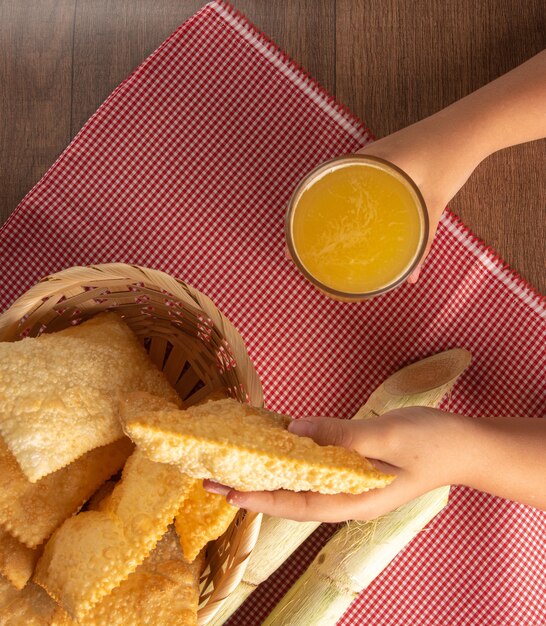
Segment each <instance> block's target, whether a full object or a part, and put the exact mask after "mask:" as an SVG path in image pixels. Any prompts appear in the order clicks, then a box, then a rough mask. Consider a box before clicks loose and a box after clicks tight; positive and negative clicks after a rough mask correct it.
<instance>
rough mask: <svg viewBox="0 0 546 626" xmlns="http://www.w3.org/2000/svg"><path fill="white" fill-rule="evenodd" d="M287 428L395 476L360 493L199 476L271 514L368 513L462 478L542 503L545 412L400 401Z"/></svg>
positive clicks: (333, 516)
mask: <svg viewBox="0 0 546 626" xmlns="http://www.w3.org/2000/svg"><path fill="white" fill-rule="evenodd" d="M289 429H290V431H291V432H293V433H295V434H297V435H301V436H306V437H311V438H312V439H314V440H315V441H316V442H317V443H318V444H320V445H328V444H331V445H338V446H345V447H346V448H351V449H353V450H356V451H357V452H359V453H360V454H362V455H363V456H365V457H367V458H368V459H377V461H374V464H375V465H376V466H377V467H378V468H379V469H383V470H385V471H388V472H389V473H393V474H396V475H397V478H396V479H395V480H394V481H393V482H392V483H391V484H390V485H389V486H388V487H385V488H384V489H373V490H372V491H368V492H366V493H363V494H361V495H347V494H340V495H333V496H327V495H321V494H319V493H312V492H302V493H295V492H292V491H261V492H260V491H254V492H247V493H243V492H240V491H235V490H233V489H230V488H229V487H225V486H224V485H217V484H216V483H211V482H210V481H205V483H204V485H205V488H206V489H208V490H209V491H212V492H214V493H221V494H223V495H225V496H226V498H227V500H228V502H230V503H231V504H234V505H236V506H239V507H241V508H245V509H248V510H250V511H262V512H263V513H269V514H270V515H274V516H277V517H284V518H287V519H294V520H301V521H304V520H314V521H322V522H340V521H344V520H349V519H356V520H369V519H374V518H376V517H378V516H380V515H383V514H384V513H387V512H389V511H392V510H393V509H395V508H397V507H399V506H401V505H402V504H405V503H406V502H409V501H410V500H413V499H414V498H417V497H418V496H420V495H422V494H424V493H426V492H427V491H430V490H431V489H434V488H436V487H440V486H441V485H451V484H462V485H467V486H469V487H474V488H476V489H480V490H481V491H486V492H488V493H491V494H494V495H497V496H500V497H502V498H508V499H510V500H515V501H516V502H521V503H523V504H530V505H532V506H535V507H538V508H541V509H544V510H546V488H545V487H544V476H546V455H545V454H544V450H545V449H546V419H539V418H537V419H533V418H526V417H493V418H470V417H465V416H462V415H455V414H453V413H444V412H443V411H438V410H436V409H429V408H424V407H408V408H405V409H397V410H395V411H391V412H390V413H385V415H382V416H381V417H377V418H373V419H367V420H339V419H335V418H331V417H321V418H309V419H302V420H296V421H294V422H292V424H290V427H289Z"/></svg>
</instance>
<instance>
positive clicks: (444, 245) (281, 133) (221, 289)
mask: <svg viewBox="0 0 546 626" xmlns="http://www.w3.org/2000/svg"><path fill="white" fill-rule="evenodd" d="M364 88H365V87H364ZM369 140H370V134H369V132H368V131H367V129H366V127H365V126H364V125H363V124H362V123H361V122H359V121H358V120H357V119H355V118H354V117H353V116H352V115H351V114H350V113H348V112H347V111H345V110H344V109H343V108H342V107H341V106H339V105H338V104H337V103H336V102H335V101H334V100H333V99H332V98H331V97H330V96H328V95H327V94H326V93H325V92H324V91H323V90H322V89H321V88H320V87H319V86H318V85H317V84H316V83H315V82H313V81H312V80H311V79H310V78H308V77H307V76H306V74H305V73H304V72H303V71H302V70H301V69H299V68H298V67H297V66H296V65H295V64H294V63H293V62H292V61H291V60H290V59H288V58H287V57H286V56H285V55H284V54H283V53H282V52H280V51H279V50H278V49H277V48H276V47H275V46H274V45H273V44H272V43H271V42H270V41H268V40H267V38H266V37H264V36H263V35H262V34H260V33H259V32H258V31H257V30H256V29H255V28H254V27H253V26H252V25H251V24H249V23H248V22H247V21H246V20H245V18H243V17H241V16H240V15H238V14H236V13H235V12H234V11H232V10H231V9H230V8H229V7H227V6H226V5H223V4H220V3H212V4H209V5H207V6H205V7H204V8H203V9H202V10H201V11H199V12H198V13H197V14H196V15H195V16H193V17H192V18H190V19H189V20H188V21H186V22H185V23H184V24H183V25H182V26H181V27H180V28H179V29H178V30H177V31H176V32H175V33H174V34H173V35H172V36H171V37H170V38H169V39H168V40H167V41H166V42H165V43H164V44H163V45H161V46H160V48H158V50H156V51H155V52H154V53H153V54H152V55H151V56H150V57H149V58H148V59H146V61H145V62H144V63H143V64H142V65H141V66H140V67H139V68H138V69H137V70H136V71H135V72H134V73H133V74H132V75H131V76H130V77H129V78H128V79H127V80H126V81H124V82H123V83H122V84H121V85H120V86H119V87H118V88H117V89H116V90H115V91H114V92H113V94H112V95H111V96H110V97H109V98H108V99H107V100H106V102H105V103H104V104H103V105H102V106H101V107H100V109H99V110H98V111H97V112H96V113H95V115H93V117H92V118H91V119H90V120H89V122H88V123H87V124H86V125H85V126H84V128H83V129H82V130H81V132H80V133H79V134H78V136H77V137H76V138H75V139H74V141H72V143H71V144H70V145H69V146H68V148H67V149H66V150H65V151H64V152H63V154H62V155H61V157H60V158H59V159H58V160H57V162H56V163H55V164H54V165H53V166H52V168H51V169H50V170H49V171H48V172H47V173H46V175H45V176H44V177H43V178H42V180H41V181H40V182H39V183H38V184H37V185H36V186H35V187H34V188H33V189H32V191H31V192H30V193H29V194H28V195H27V196H26V197H25V198H24V200H23V201H22V202H21V204H20V205H19V207H18V208H17V210H16V211H15V212H14V213H13V215H12V216H11V217H10V219H9V220H8V222H7V223H6V224H5V225H4V227H3V228H2V230H1V231H0V267H1V273H2V276H1V281H0V282H1V285H0V307H2V308H5V307H7V306H8V305H9V304H10V302H12V301H13V300H14V299H15V298H16V297H17V296H18V295H20V294H21V293H23V291H25V290H26V289H28V288H29V287H30V286H31V285H32V284H34V283H35V282H36V281H38V280H39V279H40V278H41V277H43V276H44V275H46V274H50V273H52V272H56V271H58V270H61V269H63V268H66V267H69V266H72V265H82V264H90V263H104V262H110V261H124V262H128V263H137V264H140V265H146V266H150V267H155V268H158V269H162V270H164V271H166V272H169V273H171V274H173V275H175V276H178V277H181V278H183V279H185V280H186V281H188V282H189V283H190V284H192V285H194V286H195V287H197V288H198V289H201V290H202V291H204V292H205V293H207V294H208V295H209V296H210V297H211V298H212V299H213V300H214V301H215V302H216V303H217V305H218V306H219V307H220V308H221V309H222V310H223V311H224V312H225V313H226V314H227V315H228V316H229V317H230V318H231V320H232V321H233V322H234V323H235V325H236V326H237V327H238V329H239V330H240V332H241V333H242V335H243V337H244V339H245V342H246V345H247V346H248V349H249V352H250V355H251V357H252V359H253V361H254V363H255V365H256V367H257V370H258V373H259V374H260V377H261V379H262V382H263V386H264V389H265V395H266V402H267V405H268V406H269V407H270V408H272V409H275V410H281V411H285V412H289V413H291V414H293V415H295V416H301V415H303V414H330V415H336V416H349V415H351V414H352V413H354V412H355V411H356V409H357V408H358V407H359V405H361V404H362V403H363V402H364V401H365V400H366V398H367V396H368V394H369V393H370V392H371V391H372V390H373V388H374V387H376V386H377V385H378V384H379V383H380V382H381V381H382V380H383V379H384V378H385V377H387V376H388V375H389V374H391V373H392V372H394V371H395V370H396V369H398V368H400V367H401V366H403V365H405V364H407V363H408V362H410V361H413V360H416V359H419V358H422V357H425V356H428V355H430V354H432V353H435V352H438V351H440V350H445V349H447V348H451V347H456V346H457V347H464V348H468V349H469V350H470V351H471V352H472V354H473V357H474V360H473V363H472V366H471V367H470V369H469V370H468V372H467V373H466V374H465V375H464V376H463V377H462V379H461V381H460V382H459V384H458V385H457V387H456V389H455V391H454V392H453V395H452V397H451V398H450V399H449V401H448V402H446V403H445V406H444V408H447V407H449V409H450V410H454V411H460V412H464V413H467V414H470V415H481V414H489V415H512V414H513V415H522V416H544V413H545V412H546V397H545V392H544V365H545V362H546V348H545V346H546V337H545V334H546V333H545V323H544V319H545V316H546V307H545V302H544V300H543V299H541V297H540V296H539V295H538V294H536V293H535V292H534V291H533V290H532V288H531V287H529V286H528V285H526V284H525V283H524V282H523V280H521V279H520V278H519V277H518V276H516V275H515V274H514V272H512V271H511V270H510V269H509V268H508V267H506V266H505V265H504V264H503V263H502V262H501V261H500V260H499V259H498V258H497V257H496V256H495V254H494V252H493V251H491V250H490V249H488V248H486V247H485V246H484V245H483V244H481V243H480V242H479V241H477V240H476V238H475V237H474V236H473V235H472V233H470V232H469V231H468V229H467V228H465V227H464V226H463V225H462V224H461V223H460V222H459V221H458V219H457V218H456V217H455V216H454V215H452V214H451V213H449V212H448V213H446V214H445V215H444V217H443V219H442V221H441V224H440V227H439V230H438V235H437V237H436V240H435V244H434V248H433V251H432V254H431V256H430V258H429V260H428V262H427V264H426V266H425V270H424V272H423V273H422V276H421V278H420V280H419V283H418V285H417V286H410V285H406V286H403V287H401V288H400V289H397V290H395V291H393V292H391V293H389V294H387V295H384V296H382V297H380V298H377V299H374V300H372V301H369V302H363V303H358V304H344V303H340V302H335V301H333V300H329V299H327V298H325V297H323V296H322V295H321V294H320V293H318V292H317V291H316V290H315V289H314V288H312V287H311V285H310V284H309V283H307V282H306V281H305V280H304V279H303V277H302V276H301V275H300V274H299V273H298V272H297V271H296V269H295V267H294V266H293V265H292V263H291V262H289V261H287V260H286V259H285V258H284V254H283V246H284V240H283V220H284V211H285V207H286V204H287V200H288V198H289V196H290V193H291V191H292V189H293V188H294V187H295V185H296V183H297V182H298V181H299V180H300V179H301V177H302V176H303V175H304V174H306V173H307V172H308V171H309V170H310V169H311V168H313V167H314V166H315V165H317V164H318V163H320V162H322V161H324V160H326V159H329V158H331V157H333V156H336V155H339V154H343V153H347V152H351V151H354V150H355V149H357V148H359V147H360V146H362V145H363V144H365V143H366V142H367V141H369ZM499 471H501V468H499ZM331 530H332V529H331V527H327V526H323V527H321V528H320V529H319V530H318V531H317V532H316V533H315V534H314V535H313V536H312V537H311V538H310V539H309V540H308V541H307V542H306V544H305V545H304V546H302V548H301V549H300V550H298V552H297V553H296V554H295V555H294V557H293V558H291V559H290V560H289V561H288V562H287V563H286V564H285V565H284V566H283V567H282V568H281V569H280V570H278V571H277V572H276V573H275V574H274V575H273V576H272V577H271V578H270V580H269V581H267V582H266V583H264V584H263V585H261V587H260V588H259V589H258V590H257V591H256V592H255V593H254V594H253V595H252V596H251V598H250V599H249V600H248V601H247V602H246V604H245V605H243V607H241V609H240V610H239V611H238V612H237V614H236V615H234V616H233V617H232V619H231V620H230V622H229V623H230V624H232V625H234V624H244V625H245V626H250V625H253V624H260V623H261V621H262V620H263V618H264V616H265V615H266V614H267V613H268V611H269V610H270V609H271V607H272V606H273V605H274V604H275V603H276V601H277V600H278V599H279V598H280V596H281V595H282V594H283V593H284V591H285V590H286V589H287V588H288V587H289V586H290V585H291V583H292V582H293V581H294V580H295V578H296V577H297V576H298V575H299V574H300V573H301V572H302V571H303V570H304V568H305V567H306V565H307V563H308V562H309V560H310V559H311V558H312V557H313V556H314V555H315V554H316V552H317V551H318V549H319V548H320V546H321V545H322V544H323V543H324V540H325V538H327V537H328V536H329V534H330V533H331ZM545 550H546V515H545V514H544V513H541V512H539V511H537V510H535V509H532V508H530V507H525V506H521V505H518V504H514V503H512V502H507V501H503V500H500V499H498V498H494V497H491V496H488V495H484V494H482V493H478V492H476V491H473V490H470V489H467V488H460V487H457V488H454V489H453V490H452V494H451V499H450V504H449V506H448V507H447V508H446V509H445V510H444V511H443V512H442V513H441V514H440V515H439V516H438V517H437V518H436V519H435V520H434V521H433V522H432V523H431V524H430V526H429V528H428V530H427V531H426V532H423V533H421V534H420V535H419V536H418V537H417V538H416V539H415V540H414V541H413V542H412V543H411V544H410V545H409V546H408V547H407V548H406V549H405V550H404V551H403V552H402V553H400V555H399V556H398V557H397V558H396V559H395V560H394V561H393V562H392V564H391V565H390V566H389V567H388V568H387V569H386V570H385V571H384V572H383V573H382V574H381V575H380V576H379V577H378V578H377V579H376V580H375V581H374V582H373V584H372V585H370V586H369V587H368V589H366V590H365V591H363V593H362V594H361V596H360V597H359V598H358V599H357V600H356V601H355V602H354V603H353V605H352V606H351V608H350V609H349V611H348V612H347V613H346V614H345V615H344V617H343V618H342V619H341V621H340V624H344V625H348V624H373V625H384V626H386V625H390V626H392V625H397V626H407V625H408V624H411V625H413V626H415V625H423V626H425V625H426V626H430V625H441V626H444V625H448V624H450V625H451V624H472V625H480V626H481V625H486V624H490V625H495V626H499V625H504V624H506V625H508V624H510V625H512V624H517V625H524V624H525V625H527V624H533V625H536V624H545V623H546V606H545V597H546V583H545V563H546V551H545Z"/></svg>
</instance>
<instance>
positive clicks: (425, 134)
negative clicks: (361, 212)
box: [360, 50, 546, 283]
mask: <svg viewBox="0 0 546 626" xmlns="http://www.w3.org/2000/svg"><path fill="white" fill-rule="evenodd" d="M545 106H546V50H544V51H542V52H540V53H539V54H537V55H536V56H534V57H533V58H531V59H529V61H527V62H526V63H523V65H520V66H519V67H517V68H516V69H514V70H512V71H511V72H508V74H505V75H504V76H501V77H500V78H497V80H494V81H493V82H491V83H489V84H488V85H485V87H482V88H481V89H478V91H475V92H474V93H472V94H470V95H469V96H466V97H465V98H463V99H462V100H459V101H458V102H455V103H454V104H452V105H450V106H448V107H447V108H445V109H443V110H442V111H439V112H438V113H436V114H434V115H432V116H430V117H427V118H426V119H424V120H422V121H420V122H417V124H413V126H408V127H407V128H404V129H403V130H400V131H398V132H396V133H394V134H392V135H389V136H388V137H385V138H384V139H380V140H379V141H376V142H375V143H373V144H370V145H368V146H366V147H365V148H363V149H362V150H361V151H360V152H362V153H364V154H370V155H375V156H378V157H381V158H384V159H386V160H387V161H390V162H391V163H394V164H395V165H397V166H398V167H400V168H401V169H402V170H404V171H405V172H406V173H407V174H409V175H410V177H411V178H412V179H413V181H414V182H415V183H416V184H417V186H418V187H419V189H420V190H421V193H422V194H423V197H424V199H425V203H426V205H427V209H428V213H429V217H430V237H429V241H428V247H427V250H426V253H425V257H426V255H427V254H428V252H429V250H430V246H431V244H432V240H433V239H434V234H435V233H436V228H437V227H438V222H439V221H440V216H441V214H442V211H443V210H444V208H445V206H446V204H447V203H448V202H449V201H450V200H451V199H452V198H453V196H454V195H455V194H456V193H457V192H458V191H459V189H460V188H461V187H462V186H463V185H464V183H465V181H466V180H467V178H468V177H469V176H470V174H471V173H472V171H473V170H474V169H475V168H476V166H477V165H478V164H479V163H480V161H482V160H483V159H485V158H486V157H487V156H489V155H490V154H493V152H496V151H497V150H501V149H503V148H506V147H508V146H513V145H516V144H518V143H524V142H526V141H533V140H535V139H539V138H542V137H545V136H546V115H544V110H545ZM484 193H487V190H484ZM423 260H424V259H423ZM421 266H422V263H421ZM420 269H421V267H417V268H416V269H415V271H414V272H413V273H412V274H411V276H410V277H409V279H408V281H409V282H412V283H414V282H416V280H417V278H418V276H419V272H420Z"/></svg>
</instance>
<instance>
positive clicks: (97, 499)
mask: <svg viewBox="0 0 546 626" xmlns="http://www.w3.org/2000/svg"><path fill="white" fill-rule="evenodd" d="M116 485H117V482H116V481H115V480H107V481H106V482H105V483H103V484H102V485H101V486H100V487H99V488H98V489H97V491H95V493H94V494H93V495H92V496H91V497H90V498H89V501H88V503H87V507H86V508H87V510H88V511H104V508H105V507H106V505H107V503H108V501H109V500H110V496H111V495H112V491H114V488H115V486H116Z"/></svg>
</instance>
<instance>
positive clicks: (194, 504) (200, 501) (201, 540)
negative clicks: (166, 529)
mask: <svg viewBox="0 0 546 626" xmlns="http://www.w3.org/2000/svg"><path fill="white" fill-rule="evenodd" d="M238 510H239V509H238V508H237V507H234V506H231V504H229V503H228V502H227V501H226V499H225V497H224V496H221V495H218V494H216V493H210V492H208V491H205V490H204V489H203V483H202V481H199V482H198V483H197V484H196V485H195V487H194V488H193V489H192V491H191V492H190V494H189V495H188V497H187V498H185V499H184V502H183V503H182V506H181V507H180V510H179V511H178V514H177V516H176V519H175V526H176V532H177V533H178V536H179V537H180V545H181V546H182V550H183V551H184V557H185V558H186V559H187V560H188V561H189V562H190V563H191V562H192V561H193V560H194V559H195V558H196V557H197V555H198V554H199V553H200V552H201V550H202V549H203V548H204V547H205V546H206V545H207V543H208V542H209V541H213V540H214V539H218V537H220V536H221V535H223V534H224V533H225V532H226V530H227V529H228V527H229V525H230V524H231V522H232V521H233V519H234V518H235V516H236V515H237V511H238Z"/></svg>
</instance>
